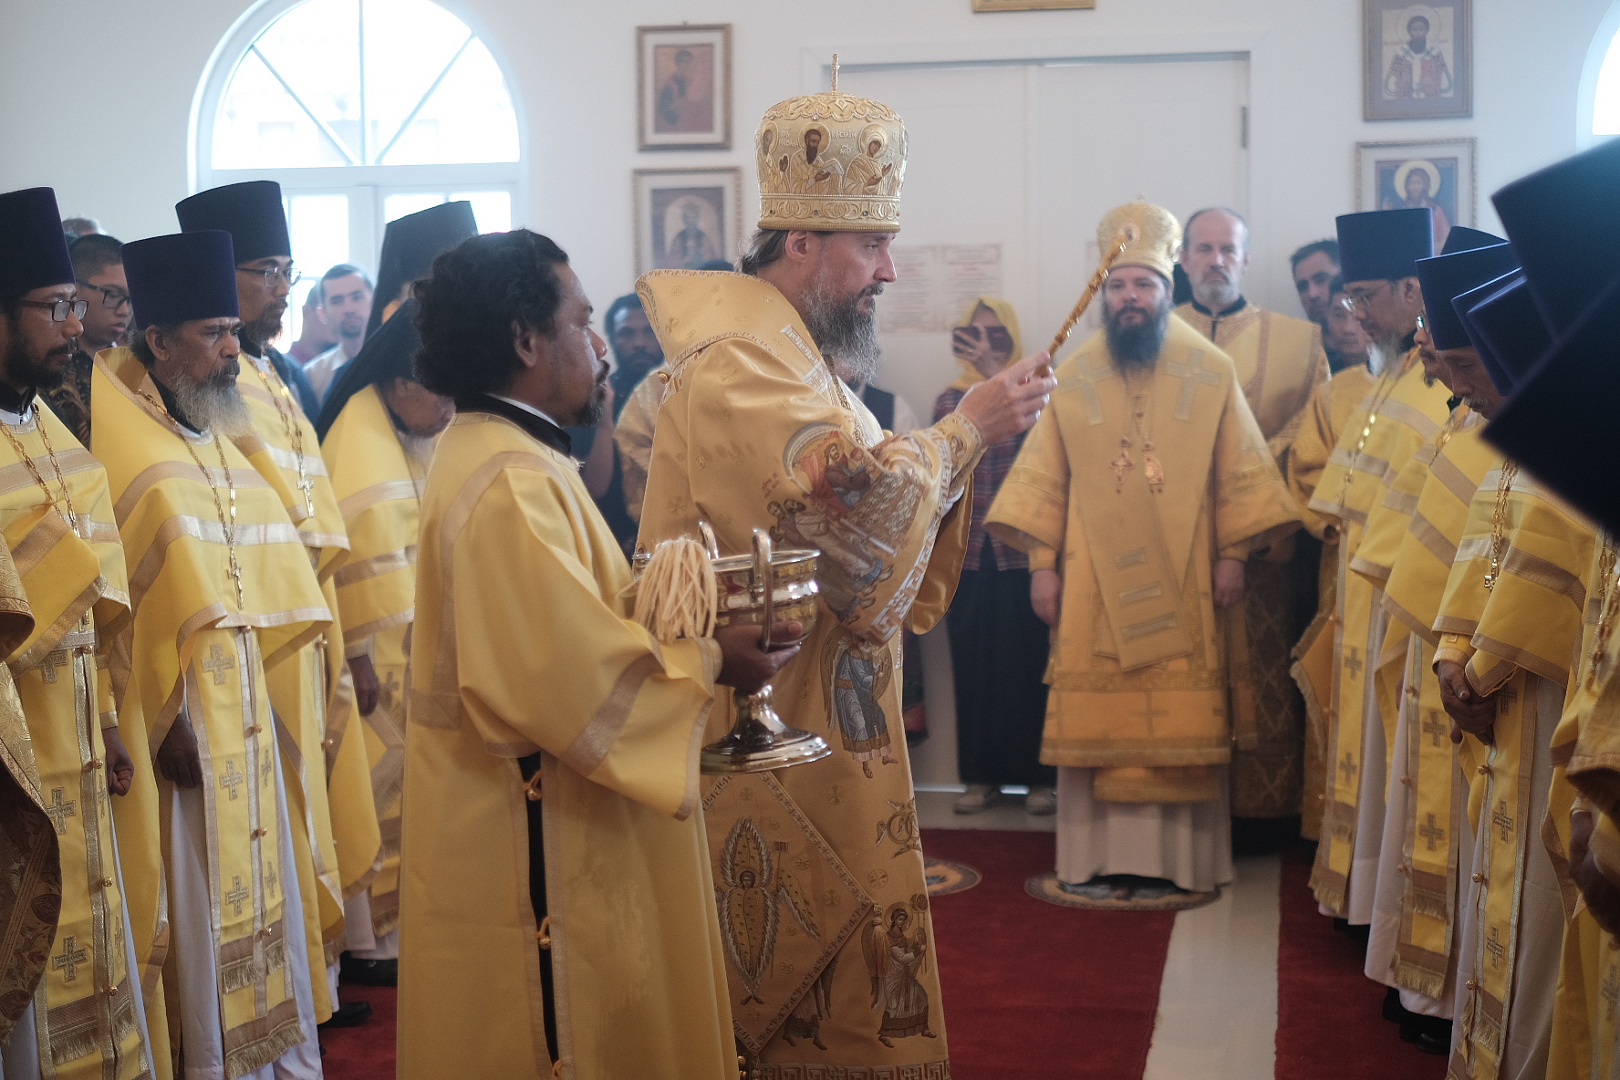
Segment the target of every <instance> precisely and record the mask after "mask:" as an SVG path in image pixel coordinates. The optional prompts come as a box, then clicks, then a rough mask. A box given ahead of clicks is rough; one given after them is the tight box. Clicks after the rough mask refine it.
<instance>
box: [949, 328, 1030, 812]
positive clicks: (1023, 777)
mask: <svg viewBox="0 0 1620 1080" xmlns="http://www.w3.org/2000/svg"><path fill="white" fill-rule="evenodd" d="M951 352H952V354H953V355H954V356H955V357H956V359H957V361H958V362H959V363H960V364H961V365H962V374H961V376H960V377H959V378H958V379H957V380H956V381H955V382H954V383H952V384H951V385H950V387H949V389H947V390H946V391H945V392H944V393H943V394H940V395H939V400H938V401H936V402H935V403H934V418H935V420H936V421H937V420H938V419H939V418H940V417H942V416H944V415H945V414H947V413H949V412H950V411H951V410H953V409H955V408H956V404H957V402H959V401H961V400H962V396H963V395H964V394H966V393H967V392H968V390H970V389H971V388H972V387H973V386H974V385H975V384H976V383H980V382H983V381H984V380H985V379H988V378H990V377H991V376H993V375H994V374H996V372H998V371H1000V370H1001V369H1002V368H1003V367H1005V366H1006V365H1007V364H1008V363H1010V362H1011V361H1013V360H1014V359H1016V358H1017V357H1018V356H1019V355H1020V352H1019V340H1018V316H1017V314H1016V313H1015V312H1014V311H1013V309H1012V305H1011V304H1009V303H1007V302H1006V301H1005V300H997V299H995V298H994V297H989V296H982V297H979V298H978V299H977V300H975V301H973V303H972V304H970V305H968V308H967V310H966V311H965V312H963V313H962V318H961V319H960V320H958V322H957V324H956V327H955V328H954V329H953V330H952V331H951ZM1023 445H1024V437H1023V436H1022V435H1017V436H1014V437H1013V438H1011V439H1007V440H1005V441H1004V442H999V443H997V444H995V445H994V446H992V447H990V448H989V449H987V450H986V451H985V452H984V457H983V458H981V459H980V460H979V464H978V467H977V468H975V469H974V470H973V522H972V530H973V532H972V538H971V539H970V541H969V544H968V554H967V560H966V562H965V563H964V564H963V567H962V581H961V584H960V585H958V586H957V589H956V599H955V600H954V601H953V602H952V604H951V614H950V620H949V625H950V635H951V663H952V666H953V667H954V669H955V682H956V757H957V768H958V771H959V772H960V773H961V777H962V782H963V783H965V784H967V786H968V787H967V793H966V794H965V795H963V796H962V797H961V798H960V799H958V800H957V801H956V812H957V813H958V814H976V813H978V812H979V811H981V810H984V809H986V808H988V807H989V806H991V805H993V804H994V803H996V802H997V801H999V800H1000V798H1001V788H1002V786H1003V785H1012V784H1023V785H1027V786H1028V787H1029V799H1028V801H1027V802H1026V804H1025V807H1026V809H1027V810H1028V811H1029V812H1030V813H1031V814H1050V813H1052V812H1053V811H1054V810H1056V809H1057V799H1056V796H1055V795H1054V793H1053V785H1054V784H1055V783H1056V779H1057V777H1056V770H1054V769H1053V768H1052V767H1051V766H1047V765H1042V764H1041V763H1040V753H1041V729H1042V726H1043V724H1044V723H1045V718H1046V684H1045V682H1044V678H1045V675H1046V654H1047V647H1048V640H1049V639H1048V631H1047V628H1046V624H1045V623H1043V622H1041V620H1040V619H1039V618H1038V617H1037V616H1036V614H1035V610H1034V609H1033V608H1032V607H1031V606H1030V602H1029V560H1028V558H1027V557H1026V556H1025V555H1024V553H1023V552H1021V551H1019V550H1017V549H1016V548H1012V547H1008V546H1007V545H1006V544H1003V543H1002V542H1001V541H999V540H997V539H995V538H994V537H992V536H990V534H989V533H987V532H985V530H984V518H985V515H986V514H987V513H988V512H989V510H990V503H991V502H992V501H994V500H995V497H996V492H997V491H998V490H1000V488H1001V482H1002V481H1003V480H1005V479H1006V477H1007V471H1008V470H1009V469H1011V468H1012V464H1013V461H1014V460H1015V459H1016V458H1017V457H1018V451H1019V449H1020V448H1021V447H1022V446H1023Z"/></svg>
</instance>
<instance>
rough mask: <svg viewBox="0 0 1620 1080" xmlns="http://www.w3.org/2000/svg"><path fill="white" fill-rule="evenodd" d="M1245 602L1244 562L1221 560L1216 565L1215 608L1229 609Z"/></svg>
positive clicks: (1240, 560) (1239, 560)
mask: <svg viewBox="0 0 1620 1080" xmlns="http://www.w3.org/2000/svg"><path fill="white" fill-rule="evenodd" d="M1242 602H1243V560H1242V559H1221V560H1220V561H1219V562H1217V563H1216V564H1215V606H1216V607H1218V608H1229V607H1232V606H1233V605H1234V604H1239V603H1242Z"/></svg>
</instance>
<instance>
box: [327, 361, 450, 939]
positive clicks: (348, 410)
mask: <svg viewBox="0 0 1620 1080" xmlns="http://www.w3.org/2000/svg"><path fill="white" fill-rule="evenodd" d="M321 452H322V454H323V455H325V457H326V461H327V468H328V469H329V470H330V472H331V475H332V489H333V494H335V495H336V496H337V499H338V508H339V509H340V510H341V511H342V513H343V526H344V529H345V531H346V532H347V533H348V536H349V557H348V560H347V561H346V562H345V563H344V564H343V566H342V568H341V569H339V570H338V571H337V574H336V575H335V576H334V578H333V583H334V584H335V585H336V587H337V600H338V604H339V606H340V608H341V612H340V614H341V616H342V619H343V640H344V653H345V655H346V656H348V657H355V656H368V657H370V658H371V662H372V665H373V666H374V667H375V668H376V671H377V682H378V686H379V693H378V696H377V707H376V708H375V709H373V710H372V711H371V715H370V716H365V717H360V722H359V724H358V725H357V726H358V734H359V735H360V737H361V738H362V739H363V740H364V746H365V750H366V760H367V762H368V763H369V765H370V768H371V791H372V798H373V800H374V805H375V807H376V819H377V825H378V829H379V833H380V839H381V848H380V851H379V854H378V856H377V858H378V863H379V865H378V868H377V874H376V877H375V878H374V879H373V880H372V881H371V883H370V885H369V888H370V890H371V920H372V929H373V932H374V933H375V934H377V935H378V936H381V935H383V934H387V933H389V932H390V931H392V930H393V929H394V928H395V927H396V926H398V925H399V836H400V831H399V830H400V818H399V809H400V795H401V792H402V790H403V784H404V779H405V700H406V690H405V688H406V687H408V686H409V685H410V666H409V660H410V654H409V649H410V634H411V620H412V618H414V617H415V613H416V534H417V531H418V529H419V528H420V527H421V523H422V489H423V486H424V485H425V483H426V480H427V478H426V476H425V474H423V473H424V470H422V469H421V468H420V467H415V466H413V465H412V464H411V461H410V459H409V458H408V457H407V456H406V454H405V449H404V447H403V446H402V445H401V444H400V441H399V436H398V435H397V434H395V430H394V423H393V421H392V420H391V419H390V418H389V415H388V410H387V408H385V407H384V405H383V401H382V398H381V397H379V396H378V394H377V388H376V387H375V386H368V387H366V388H365V389H364V390H362V391H360V392H359V393H357V394H355V395H354V396H353V397H351V398H350V399H349V402H348V404H347V405H345V406H344V407H343V411H342V412H341V413H339V414H338V418H337V420H335V421H334V422H333V424H332V428H331V430H330V431H328V432H327V433H326V442H325V443H324V444H322V447H321ZM419 474H421V475H419ZM354 715H355V716H358V710H355V714H354ZM351 722H352V720H351ZM335 825H336V823H335V822H334V827H335ZM345 885H347V882H346V883H345Z"/></svg>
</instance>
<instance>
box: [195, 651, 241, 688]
mask: <svg viewBox="0 0 1620 1080" xmlns="http://www.w3.org/2000/svg"><path fill="white" fill-rule="evenodd" d="M234 663H236V657H235V655H231V656H226V655H225V650H224V649H221V648H220V647H219V642H217V641H216V642H214V644H212V645H210V646H208V659H206V660H204V661H202V669H203V670H204V671H206V672H208V673H209V674H210V675H212V676H213V677H214V685H215V686H224V685H225V672H227V671H229V670H230V668H231V665H232V664H234Z"/></svg>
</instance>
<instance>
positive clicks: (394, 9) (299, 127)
mask: <svg viewBox="0 0 1620 1080" xmlns="http://www.w3.org/2000/svg"><path fill="white" fill-rule="evenodd" d="M194 116H195V118H196V122H195V125H194V130H195V131H196V141H195V146H194V155H195V157H194V162H193V165H194V168H193V176H194V178H195V183H194V189H195V190H201V189H204V188H209V187H214V186H216V185H219V184H229V183H234V182H236V181H239V180H259V179H268V180H275V181H278V182H279V183H280V184H281V187H282V193H283V195H284V196H285V198H286V201H287V218H288V223H289V225H290V226H291V230H292V245H293V259H294V261H295V262H296V263H297V264H298V266H299V267H300V269H301V270H302V271H303V272H304V275H305V276H306V278H310V277H313V278H318V277H319V276H320V275H321V273H323V272H324V271H325V270H326V269H327V268H328V267H330V266H333V265H335V264H337V263H344V262H353V263H358V264H360V265H362V266H364V267H366V268H367V269H368V270H371V271H373V272H374V271H375V270H376V261H377V249H378V247H379V245H380V244H381V242H382V233H383V226H384V225H386V224H387V223H388V222H390V221H392V220H394V219H395V218H397V217H401V216H403V215H405V214H409V213H414V212H415V211H417V210H422V209H425V208H426V207H428V206H431V205H433V204H435V203H440V202H444V201H445V200H446V199H469V200H471V202H472V204H473V209H474V212H475V214H476V215H477V218H478V224H479V227H480V228H481V229H483V230H485V231H489V232H494V231H502V230H506V229H509V228H511V227H512V223H513V220H514V218H515V217H517V216H519V214H520V211H521V204H520V201H519V194H520V190H521V177H522V163H523V138H522V127H521V125H520V124H519V122H518V116H517V111H516V107H515V105H514V102H513V94H512V91H511V89H510V87H509V86H508V84H507V80H506V77H505V75H504V74H503V73H502V71H501V67H500V65H499V64H498V63H497V62H496V60H495V57H494V56H493V55H492V54H491V53H490V50H489V48H488V46H486V45H485V44H484V42H483V41H482V40H480V38H479V37H478V35H477V34H476V33H475V32H474V31H473V30H472V29H471V28H470V27H468V25H467V24H466V23H465V22H464V21H463V20H462V19H461V18H459V17H457V16H456V15H455V14H453V13H451V12H450V11H448V10H446V9H445V8H443V7H441V6H440V5H438V4H436V3H433V2H432V0H292V2H289V0H264V2H263V3H260V4H259V5H257V6H256V7H255V8H253V9H252V10H250V11H249V12H248V13H247V14H246V15H244V16H243V17H242V19H241V20H239V21H238V23H237V25H236V26H235V27H233V28H232V30H231V32H230V34H228V35H227V37H226V39H225V40H224V41H223V42H222V43H221V44H220V47H219V49H218V50H216V52H215V55H214V60H213V62H212V64H211V65H210V69H209V72H208V74H207V76H205V78H204V80H203V84H202V86H201V87H200V88H199V92H198V98H197V104H196V108H195V112H194ZM303 292H304V290H303V288H300V289H299V290H298V295H297V296H295V297H294V298H293V299H294V301H295V303H294V304H293V313H296V311H297V309H298V305H299V303H301V302H302V299H303ZM295 317H296V314H295ZM294 332H295V333H296V327H294Z"/></svg>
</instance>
